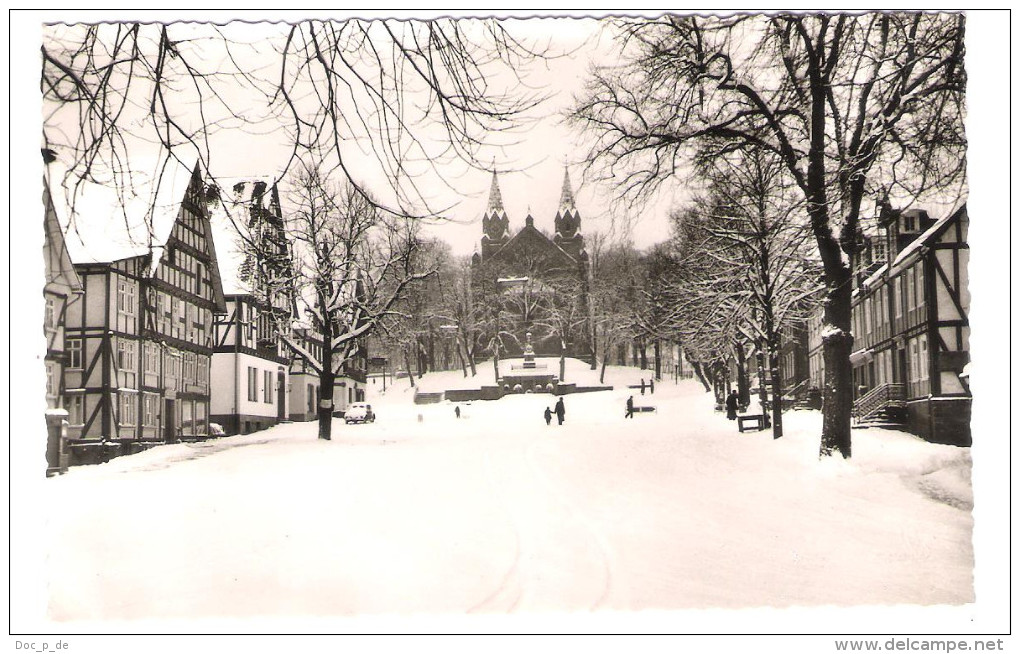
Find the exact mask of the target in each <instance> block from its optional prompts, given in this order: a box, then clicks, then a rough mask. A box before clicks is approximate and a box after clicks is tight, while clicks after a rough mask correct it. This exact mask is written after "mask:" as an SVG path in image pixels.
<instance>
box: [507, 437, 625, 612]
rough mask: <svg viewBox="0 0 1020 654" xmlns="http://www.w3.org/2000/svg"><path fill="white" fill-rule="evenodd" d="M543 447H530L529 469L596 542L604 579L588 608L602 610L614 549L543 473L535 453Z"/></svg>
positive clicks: (609, 585) (532, 445)
mask: <svg viewBox="0 0 1020 654" xmlns="http://www.w3.org/2000/svg"><path fill="white" fill-rule="evenodd" d="M541 445H542V441H541V440H536V441H535V442H534V443H532V444H531V445H530V446H529V447H528V449H527V452H526V458H527V462H528V467H529V468H530V469H531V473H532V475H533V476H534V477H536V478H537V479H538V480H539V481H540V482H541V483H542V485H543V486H545V488H546V489H547V490H548V491H549V492H550V495H552V496H553V497H555V498H556V500H557V501H558V502H559V503H560V505H561V506H563V507H564V508H565V509H566V510H567V512H568V513H569V514H570V517H571V518H573V519H574V520H575V521H576V522H578V523H579V524H580V525H581V526H582V527H583V528H584V530H585V531H587V532H588V535H589V537H590V539H591V540H592V541H594V543H595V545H596V549H597V551H598V554H599V558H600V561H601V563H602V579H603V583H602V589H601V592H600V593H599V595H598V597H597V598H596V599H595V601H594V603H593V604H591V606H589V607H588V609H589V610H590V611H595V610H597V609H599V608H601V606H602V605H603V604H604V603H605V601H606V600H607V599H608V598H609V593H610V591H611V590H612V579H613V574H612V564H611V561H612V558H613V557H612V554H611V552H612V548H611V547H610V545H609V543H608V542H607V541H606V538H605V536H604V535H603V534H602V532H601V531H599V529H597V528H596V526H595V525H594V523H592V521H591V520H589V519H588V518H587V517H586V516H585V515H584V513H583V512H582V511H581V510H580V509H579V508H578V507H577V504H575V503H574V502H573V501H572V500H570V498H569V497H568V496H567V493H566V492H565V491H563V489H562V488H561V487H559V486H558V485H557V484H556V483H555V482H553V481H552V479H551V478H550V477H549V475H547V474H546V473H544V472H543V471H542V469H541V468H540V466H539V465H538V463H537V461H536V460H535V451H536V450H537V449H538V448H539V447H540V446H541Z"/></svg>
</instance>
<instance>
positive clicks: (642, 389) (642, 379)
mask: <svg viewBox="0 0 1020 654" xmlns="http://www.w3.org/2000/svg"><path fill="white" fill-rule="evenodd" d="M641 394H642V395H644V394H645V378H644V377H642V378H641Z"/></svg>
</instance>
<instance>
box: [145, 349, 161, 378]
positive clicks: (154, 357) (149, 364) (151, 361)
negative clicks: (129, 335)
mask: <svg viewBox="0 0 1020 654" xmlns="http://www.w3.org/2000/svg"><path fill="white" fill-rule="evenodd" d="M144 347H145V361H144V364H143V365H144V366H145V372H147V373H150V374H156V373H158V372H159V346H157V345H156V344H155V343H146V344H145V346H144Z"/></svg>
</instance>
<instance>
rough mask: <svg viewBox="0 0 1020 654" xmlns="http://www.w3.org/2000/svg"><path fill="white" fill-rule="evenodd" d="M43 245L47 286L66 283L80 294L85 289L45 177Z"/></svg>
mask: <svg viewBox="0 0 1020 654" xmlns="http://www.w3.org/2000/svg"><path fill="white" fill-rule="evenodd" d="M43 192H44V193H45V195H44V197H43V201H44V203H45V206H44V216H43V233H44V234H45V241H44V243H43V249H44V257H45V262H46V286H47V287H49V285H50V284H53V283H56V284H59V283H61V282H62V283H64V284H67V286H68V288H69V289H70V290H71V291H72V292H75V293H80V292H81V291H82V290H83V288H82V285H81V278H80V277H78V273H77V271H75V269H74V263H73V262H72V261H71V257H70V255H69V254H68V253H67V244H66V243H65V242H64V234H63V232H61V230H60V222H59V220H58V219H57V212H56V210H55V209H54V206H53V194H52V193H50V185H49V180H48V179H46V177H45V176H44V177H43Z"/></svg>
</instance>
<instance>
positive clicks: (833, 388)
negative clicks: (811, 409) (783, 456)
mask: <svg viewBox="0 0 1020 654" xmlns="http://www.w3.org/2000/svg"><path fill="white" fill-rule="evenodd" d="M849 277H850V275H849V272H847V281H846V283H844V284H839V285H837V286H836V287H835V289H833V290H831V291H830V292H829V298H828V302H827V303H826V304H825V326H824V327H823V333H822V356H823V359H824V362H825V379H824V381H823V388H822V443H821V448H820V451H819V454H820V455H821V456H831V455H832V454H834V453H836V452H838V453H840V454H841V455H843V458H847V459H848V458H850V453H851V448H850V419H851V413H852V410H853V370H852V368H851V367H850V352H851V349H852V348H853V342H854V339H853V335H852V334H851V331H850V283H849ZM830 288H832V287H831V286H830Z"/></svg>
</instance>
